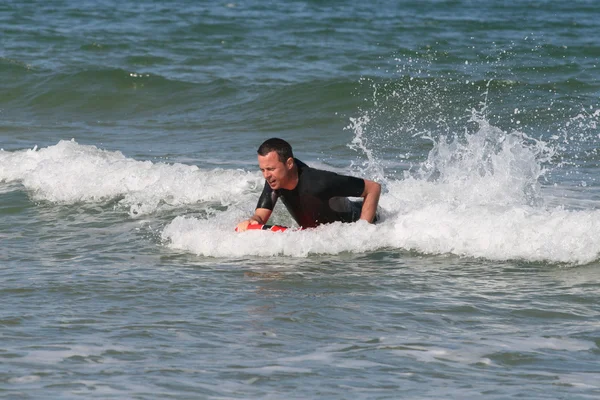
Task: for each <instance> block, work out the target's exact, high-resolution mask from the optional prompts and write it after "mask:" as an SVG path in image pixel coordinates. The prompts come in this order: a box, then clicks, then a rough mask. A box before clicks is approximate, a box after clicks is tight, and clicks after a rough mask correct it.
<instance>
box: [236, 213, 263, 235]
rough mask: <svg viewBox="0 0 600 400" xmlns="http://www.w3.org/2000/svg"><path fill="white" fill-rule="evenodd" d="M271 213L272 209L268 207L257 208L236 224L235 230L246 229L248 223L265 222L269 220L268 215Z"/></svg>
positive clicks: (241, 230)
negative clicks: (249, 215) (248, 216)
mask: <svg viewBox="0 0 600 400" xmlns="http://www.w3.org/2000/svg"><path fill="white" fill-rule="evenodd" d="M271 213H272V211H271V210H269V209H266V208H257V209H256V211H255V212H254V215H253V216H251V217H250V218H248V219H247V220H245V221H242V222H240V223H239V224H237V226H236V228H235V230H236V232H244V231H247V230H248V226H249V225H258V224H263V225H264V224H266V223H267V221H268V220H269V217H270V216H271Z"/></svg>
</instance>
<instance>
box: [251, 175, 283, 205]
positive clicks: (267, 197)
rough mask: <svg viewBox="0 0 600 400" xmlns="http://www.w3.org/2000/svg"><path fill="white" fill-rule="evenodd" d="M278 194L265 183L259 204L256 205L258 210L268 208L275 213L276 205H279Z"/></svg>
mask: <svg viewBox="0 0 600 400" xmlns="http://www.w3.org/2000/svg"><path fill="white" fill-rule="evenodd" d="M278 197H279V196H278V195H277V192H275V191H274V190H273V189H271V186H269V184H268V183H267V181H265V187H264V188H263V191H262V193H261V195H260V197H259V198H258V204H256V208H266V209H267V210H271V211H273V208H275V203H277V198H278Z"/></svg>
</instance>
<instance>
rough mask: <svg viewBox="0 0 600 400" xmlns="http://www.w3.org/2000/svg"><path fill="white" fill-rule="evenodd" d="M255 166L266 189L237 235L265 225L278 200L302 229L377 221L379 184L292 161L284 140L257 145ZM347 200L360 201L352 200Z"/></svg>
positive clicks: (293, 159)
mask: <svg viewBox="0 0 600 400" xmlns="http://www.w3.org/2000/svg"><path fill="white" fill-rule="evenodd" d="M258 166H259V167H260V170H261V171H262V174H263V176H264V177H265V186H264V188H263V191H262V194H261V195H260V198H259V200H258V204H257V205H256V210H255V211H254V215H253V216H252V217H250V218H249V219H247V220H245V221H242V222H240V223H239V224H238V225H237V231H238V232H243V231H245V230H247V229H248V226H249V225H256V224H261V225H262V224H266V223H267V221H268V220H269V217H270V216H271V213H272V212H273V208H274V207H275V203H276V202H277V200H278V199H279V198H281V201H283V204H284V205H285V207H286V208H287V210H288V211H289V213H290V214H291V215H292V217H293V218H294V219H295V220H296V222H297V223H298V225H300V227H302V228H314V227H316V226H318V225H321V224H328V223H331V222H336V221H341V222H356V221H358V220H359V219H362V220H365V221H367V222H370V223H373V222H375V221H376V220H377V205H378V203H379V195H380V194H381V185H380V184H379V183H377V182H373V181H370V180H368V179H361V178H355V177H352V176H345V175H340V174H336V173H335V172H331V171H324V170H320V169H315V168H311V167H309V166H308V165H306V164H304V163H303V162H302V161H300V160H298V159H297V158H294V155H293V153H292V146H290V144H289V143H288V142H286V141H285V140H283V139H278V138H272V139H269V140H266V141H265V142H264V143H263V144H261V145H260V147H259V148H258ZM348 197H362V198H363V200H362V201H351V200H350V199H348Z"/></svg>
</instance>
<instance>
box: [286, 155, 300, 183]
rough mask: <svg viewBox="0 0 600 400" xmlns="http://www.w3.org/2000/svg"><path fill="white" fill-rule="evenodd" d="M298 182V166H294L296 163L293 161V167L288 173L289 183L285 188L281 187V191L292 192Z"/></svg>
mask: <svg viewBox="0 0 600 400" xmlns="http://www.w3.org/2000/svg"><path fill="white" fill-rule="evenodd" d="M299 181H300V179H299V176H298V164H296V161H295V160H294V166H293V167H292V170H291V171H290V179H289V182H288V183H287V184H286V185H285V186H282V189H285V190H294V189H296V186H298V182H299Z"/></svg>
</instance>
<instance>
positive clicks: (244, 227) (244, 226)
mask: <svg viewBox="0 0 600 400" xmlns="http://www.w3.org/2000/svg"><path fill="white" fill-rule="evenodd" d="M258 224H260V222H258V221H257V220H255V219H252V218H250V219H247V220H245V221H242V222H240V223H239V224H237V226H236V227H235V231H236V232H245V231H247V230H248V226H249V225H258Z"/></svg>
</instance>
